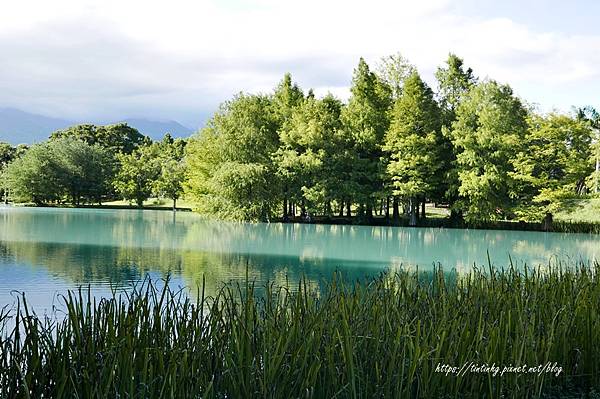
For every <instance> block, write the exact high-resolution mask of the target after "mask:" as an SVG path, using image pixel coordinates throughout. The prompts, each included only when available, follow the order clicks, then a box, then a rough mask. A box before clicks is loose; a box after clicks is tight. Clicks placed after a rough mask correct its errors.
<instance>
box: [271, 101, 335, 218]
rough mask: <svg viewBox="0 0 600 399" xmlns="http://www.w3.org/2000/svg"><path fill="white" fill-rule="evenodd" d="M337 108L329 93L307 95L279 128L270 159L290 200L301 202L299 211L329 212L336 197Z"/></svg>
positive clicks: (285, 210) (285, 212) (304, 212)
mask: <svg viewBox="0 0 600 399" xmlns="http://www.w3.org/2000/svg"><path fill="white" fill-rule="evenodd" d="M341 108H342V104H341V102H340V101H339V100H337V99H336V98H334V97H333V96H331V95H328V96H327V97H325V98H324V99H323V100H317V99H315V98H314V97H309V98H307V99H306V100H305V101H304V102H303V104H302V105H301V106H299V107H296V108H295V109H294V111H293V113H292V115H291V117H290V119H289V120H287V121H286V123H285V124H284V127H283V128H282V130H281V134H280V140H281V146H280V148H279V149H278V151H277V152H276V154H275V155H274V161H275V163H276V165H277V168H278V169H277V170H278V174H279V175H280V176H281V178H282V181H285V182H286V184H287V185H288V187H290V188H291V190H289V192H291V193H293V195H292V197H291V198H290V199H291V200H293V201H295V202H299V203H301V206H302V213H303V214H306V213H307V208H309V209H310V210H311V211H312V212H311V213H316V212H317V211H321V212H322V213H323V214H327V215H330V214H331V202H332V201H334V200H336V199H339V198H340V197H339V195H340V188H341V187H340V184H343V182H340V181H339V179H338V178H336V173H337V171H336V170H335V165H336V163H337V160H338V157H337V155H338V153H339V151H340V150H342V146H341V144H342V143H341V136H340V133H341V123H340V112H341ZM342 195H343V194H342ZM286 214H287V209H285V202H284V217H285V215H286Z"/></svg>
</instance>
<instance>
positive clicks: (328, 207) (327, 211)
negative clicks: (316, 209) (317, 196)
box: [325, 201, 331, 217]
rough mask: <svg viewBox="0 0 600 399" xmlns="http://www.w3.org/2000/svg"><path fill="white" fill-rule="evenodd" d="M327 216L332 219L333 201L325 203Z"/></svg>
mask: <svg viewBox="0 0 600 399" xmlns="http://www.w3.org/2000/svg"><path fill="white" fill-rule="evenodd" d="M325 216H327V217H331V201H326V202H325Z"/></svg>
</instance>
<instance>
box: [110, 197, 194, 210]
mask: <svg viewBox="0 0 600 399" xmlns="http://www.w3.org/2000/svg"><path fill="white" fill-rule="evenodd" d="M102 205H107V206H129V205H131V206H134V207H135V203H133V202H129V201H125V200H119V201H110V202H103V203H102ZM144 206H150V207H155V208H156V207H158V208H169V209H170V208H172V207H173V201H172V200H169V199H164V198H149V199H148V200H146V201H144ZM193 207H194V205H193V204H192V203H191V202H189V201H186V200H185V199H179V200H177V208H189V209H193Z"/></svg>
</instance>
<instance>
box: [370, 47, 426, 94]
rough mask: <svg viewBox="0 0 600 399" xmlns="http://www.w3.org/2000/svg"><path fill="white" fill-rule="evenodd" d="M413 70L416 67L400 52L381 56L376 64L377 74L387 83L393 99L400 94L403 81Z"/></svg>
mask: <svg viewBox="0 0 600 399" xmlns="http://www.w3.org/2000/svg"><path fill="white" fill-rule="evenodd" d="M415 72H417V68H416V67H415V66H414V65H412V64H411V63H410V62H409V61H408V60H407V59H406V58H404V57H403V56H402V54H400V53H397V54H394V55H389V56H387V57H383V58H382V59H381V61H380V63H379V65H378V66H377V76H378V77H379V79H380V80H381V81H382V82H384V83H386V84H387V85H388V87H389V88H390V90H391V95H392V98H393V100H394V101H395V100H397V99H398V98H400V96H401V95H402V89H403V88H404V81H405V80H406V79H407V78H408V77H409V76H411V75H412V74H413V73H415Z"/></svg>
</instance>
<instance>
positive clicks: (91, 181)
mask: <svg viewBox="0 0 600 399" xmlns="http://www.w3.org/2000/svg"><path fill="white" fill-rule="evenodd" d="M47 145H48V146H49V147H50V148H51V154H52V155H53V157H54V158H55V161H57V166H58V171H57V174H58V176H59V182H58V184H59V185H60V187H61V188H62V189H63V190H64V195H67V196H69V197H70V199H71V203H72V204H73V205H80V204H81V202H82V201H85V202H101V201H102V196H103V195H105V194H106V193H107V192H109V191H110V188H111V180H112V176H113V167H114V162H113V158H112V156H111V155H110V154H109V153H108V151H107V150H106V149H104V148H103V147H100V146H99V145H90V144H87V143H85V142H83V141H81V140H76V139H72V138H64V139H58V140H55V141H52V142H49V143H48V144H47Z"/></svg>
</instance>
